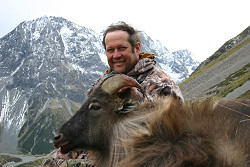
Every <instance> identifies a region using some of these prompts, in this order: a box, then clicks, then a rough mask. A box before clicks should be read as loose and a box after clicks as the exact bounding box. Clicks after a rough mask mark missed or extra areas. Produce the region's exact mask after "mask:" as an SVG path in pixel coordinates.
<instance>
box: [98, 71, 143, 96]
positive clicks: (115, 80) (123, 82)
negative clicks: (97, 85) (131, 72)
mask: <svg viewBox="0 0 250 167" xmlns="http://www.w3.org/2000/svg"><path fill="white" fill-rule="evenodd" d="M101 87H102V89H103V90H104V91H105V92H107V93H109V94H113V93H115V92H117V91H118V90H120V89H121V88H123V87H136V88H139V89H141V86H140V84H139V83H138V82H137V81H136V80H135V79H133V78H131V77H129V76H127V75H124V74H115V75H111V76H110V77H108V78H106V79H105V80H104V81H103V82H102V84H101Z"/></svg>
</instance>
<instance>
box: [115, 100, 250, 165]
mask: <svg viewBox="0 0 250 167" xmlns="http://www.w3.org/2000/svg"><path fill="white" fill-rule="evenodd" d="M157 103H158V104H157V105H156V106H158V108H157V109H156V111H155V114H154V115H153V116H152V117H151V118H150V120H149V121H148V123H147V126H148V130H144V131H142V130H140V131H134V132H133V136H132V137H131V138H132V139H130V140H125V143H126V145H127V147H128V148H130V152H129V154H128V155H129V156H128V157H126V159H125V160H123V163H121V164H120V165H119V166H126V167H153V166H174V167H177V166H178V167H180V166H197V167H198V166H203V167H204V166H205V167H206V166H248V165H249V164H250V162H249V161H250V150H249V144H250V139H249V137H250V131H249V125H250V124H249V121H245V122H240V119H241V118H242V115H241V114H238V113H235V112H228V111H222V109H221V108H218V107H215V104H214V102H213V100H212V98H210V99H206V100H204V101H202V102H195V103H192V104H187V105H185V106H182V107H180V106H179V105H178V103H177V102H176V101H175V100H174V99H171V98H169V99H159V100H158V102H157ZM218 109H220V110H218ZM244 119H247V118H246V117H245V118H244ZM131 148H132V149H131Z"/></svg>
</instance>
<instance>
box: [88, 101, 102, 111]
mask: <svg viewBox="0 0 250 167" xmlns="http://www.w3.org/2000/svg"><path fill="white" fill-rule="evenodd" d="M100 109H101V106H100V104H99V103H97V102H92V103H90V104H89V110H100Z"/></svg>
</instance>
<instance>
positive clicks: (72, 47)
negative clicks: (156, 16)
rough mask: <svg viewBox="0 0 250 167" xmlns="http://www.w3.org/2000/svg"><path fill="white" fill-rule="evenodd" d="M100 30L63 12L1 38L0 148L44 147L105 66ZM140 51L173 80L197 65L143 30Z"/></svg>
mask: <svg viewBox="0 0 250 167" xmlns="http://www.w3.org/2000/svg"><path fill="white" fill-rule="evenodd" d="M101 40H102V39H101V35H100V34H98V33H96V32H94V31H92V30H91V29H89V28H85V27H83V26H79V25H76V24H74V23H72V22H70V21H67V20H66V19H64V18H57V17H42V18H38V19H36V20H33V21H28V22H23V23H21V24H20V25H19V26H18V27H16V28H15V29H14V30H13V31H12V32H10V33H8V34H7V35H5V36H4V37H3V38H1V39H0V99H2V100H1V101H0V125H1V127H2V128H1V131H0V152H10V153H16V152H23V153H31V154H42V153H48V152H50V151H51V150H52V149H53V144H52V140H53V133H55V132H56V131H57V128H58V127H60V126H61V125H62V123H64V122H65V121H66V120H68V119H69V118H70V117H71V115H73V114H74V113H75V111H76V110H78V109H79V107H80V105H81V104H82V102H83V101H84V100H85V98H86V92H87V90H88V89H89V88H90V87H91V85H92V84H93V83H94V81H95V80H96V79H97V78H98V77H100V76H101V75H102V74H103V73H104V71H105V70H106V69H107V68H108V67H107V64H106V63H104V62H103V61H102V60H103V57H105V50H104V49H103V46H102V43H101ZM142 51H147V52H151V53H154V54H155V55H156V60H157V65H158V66H159V67H160V68H162V69H163V70H165V71H166V72H167V73H169V74H170V75H171V76H172V77H173V78H174V79H175V80H176V81H177V82H181V81H183V80H184V79H186V78H187V77H188V76H189V74H191V72H192V71H193V70H194V69H195V68H196V67H197V66H198V65H199V63H198V62H197V61H194V60H193V59H192V57H191V55H192V54H191V53H190V52H189V51H188V50H183V51H177V52H174V53H170V52H169V51H168V49H167V48H166V47H164V46H163V45H162V44H161V43H160V42H159V41H153V40H152V39H151V38H150V37H149V36H147V34H146V33H144V32H142Z"/></svg>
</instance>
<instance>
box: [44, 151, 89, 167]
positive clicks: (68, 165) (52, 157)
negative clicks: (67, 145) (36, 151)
mask: <svg viewBox="0 0 250 167" xmlns="http://www.w3.org/2000/svg"><path fill="white" fill-rule="evenodd" d="M90 164H91V163H90V161H88V160H87V159H86V158H85V153H83V154H82V153H81V154H77V152H69V153H67V154H61V153H60V150H59V149H58V150H54V151H52V152H51V153H50V154H49V155H47V156H46V157H45V158H44V160H43V162H42V166H44V167H75V166H79V167H89V166H90Z"/></svg>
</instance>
